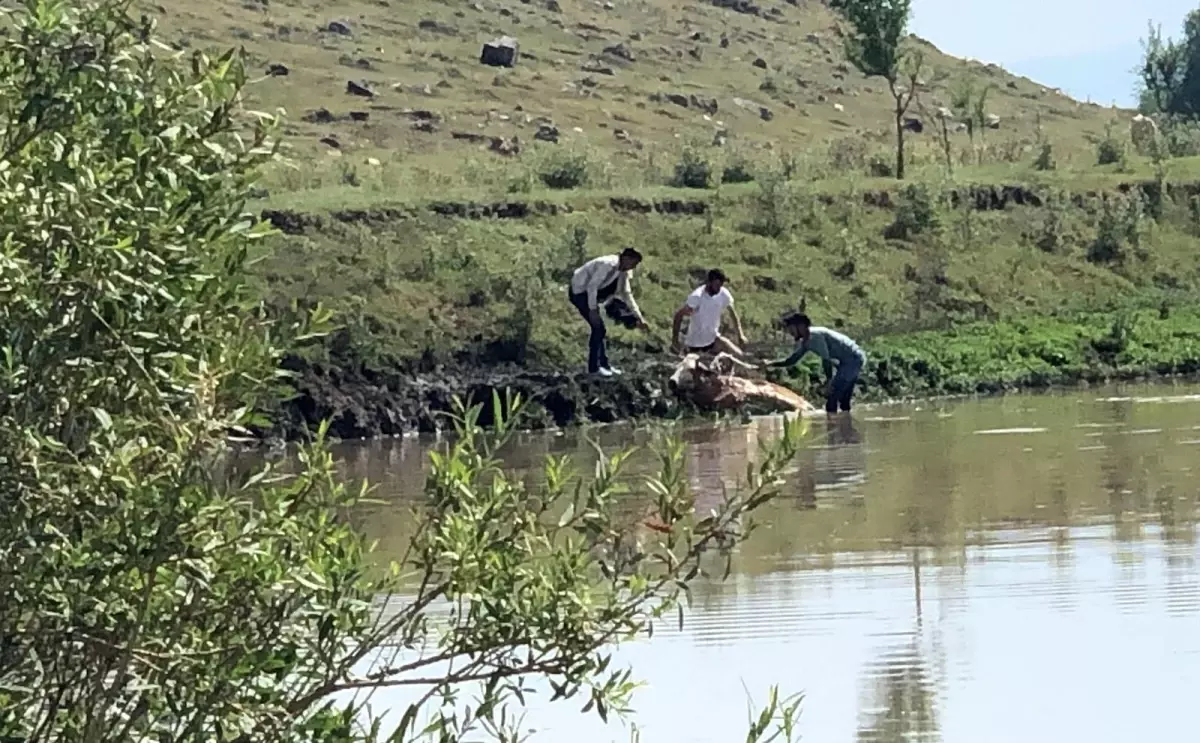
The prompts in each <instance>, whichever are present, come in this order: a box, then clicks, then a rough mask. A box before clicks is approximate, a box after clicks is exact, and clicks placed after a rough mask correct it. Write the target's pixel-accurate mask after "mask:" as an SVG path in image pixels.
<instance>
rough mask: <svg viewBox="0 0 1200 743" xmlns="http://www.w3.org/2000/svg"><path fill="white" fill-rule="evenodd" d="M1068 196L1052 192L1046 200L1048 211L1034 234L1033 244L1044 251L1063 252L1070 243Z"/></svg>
mask: <svg viewBox="0 0 1200 743" xmlns="http://www.w3.org/2000/svg"><path fill="white" fill-rule="evenodd" d="M1066 216H1067V215H1066V197H1064V196H1062V195H1061V194H1052V195H1051V196H1050V197H1049V198H1048V199H1047V200H1046V212H1045V216H1044V217H1043V218H1042V222H1041V224H1040V225H1039V226H1038V229H1037V232H1036V233H1035V234H1034V236H1033V244H1034V245H1036V246H1037V247H1038V249H1039V250H1041V251H1042V252H1043V253H1062V252H1065V248H1066V246H1067V243H1068V237H1067V234H1066V233H1067V219H1066Z"/></svg>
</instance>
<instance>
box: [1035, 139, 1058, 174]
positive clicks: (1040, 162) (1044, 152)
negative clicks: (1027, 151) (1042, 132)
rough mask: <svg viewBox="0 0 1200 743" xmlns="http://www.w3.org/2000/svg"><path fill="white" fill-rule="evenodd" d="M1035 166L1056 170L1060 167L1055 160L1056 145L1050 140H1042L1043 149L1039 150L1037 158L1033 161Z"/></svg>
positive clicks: (1036, 167) (1038, 168) (1040, 168)
mask: <svg viewBox="0 0 1200 743" xmlns="http://www.w3.org/2000/svg"><path fill="white" fill-rule="evenodd" d="M1033 167H1034V169H1036V170H1043V171H1045V170H1054V169H1055V168H1057V167H1058V165H1057V163H1055V162H1054V146H1053V145H1051V144H1050V143H1049V142H1042V147H1041V150H1040V151H1039V152H1038V156H1037V159H1035V160H1034V161H1033Z"/></svg>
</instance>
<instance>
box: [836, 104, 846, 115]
mask: <svg viewBox="0 0 1200 743" xmlns="http://www.w3.org/2000/svg"><path fill="white" fill-rule="evenodd" d="M833 110H834V111H837V112H838V113H845V111H846V107H845V106H843V105H842V104H840V103H835V104H833Z"/></svg>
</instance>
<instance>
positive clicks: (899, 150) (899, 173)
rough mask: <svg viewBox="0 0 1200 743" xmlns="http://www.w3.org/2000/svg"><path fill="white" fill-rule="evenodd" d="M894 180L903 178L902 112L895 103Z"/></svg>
mask: <svg viewBox="0 0 1200 743" xmlns="http://www.w3.org/2000/svg"><path fill="white" fill-rule="evenodd" d="M896 180H900V181H902V180H904V112H903V111H901V110H900V105H899V103H897V105H896Z"/></svg>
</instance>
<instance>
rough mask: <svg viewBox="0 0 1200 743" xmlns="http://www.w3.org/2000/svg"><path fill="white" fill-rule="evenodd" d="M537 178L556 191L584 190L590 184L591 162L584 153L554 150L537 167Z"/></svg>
mask: <svg viewBox="0 0 1200 743" xmlns="http://www.w3.org/2000/svg"><path fill="white" fill-rule="evenodd" d="M537 176H538V179H539V180H541V182H542V183H544V184H545V185H546V188H552V189H555V190H557V191H567V190H571V189H575V188H584V187H585V186H587V185H588V184H589V183H590V182H591V162H590V161H589V159H588V156H587V154H586V153H583V152H572V151H569V150H558V149H555V150H554V151H553V153H552V154H551V155H549V156H548V157H547V158H546V159H545V160H544V161H543V162H542V163H540V164H539V165H538V170H537Z"/></svg>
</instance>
